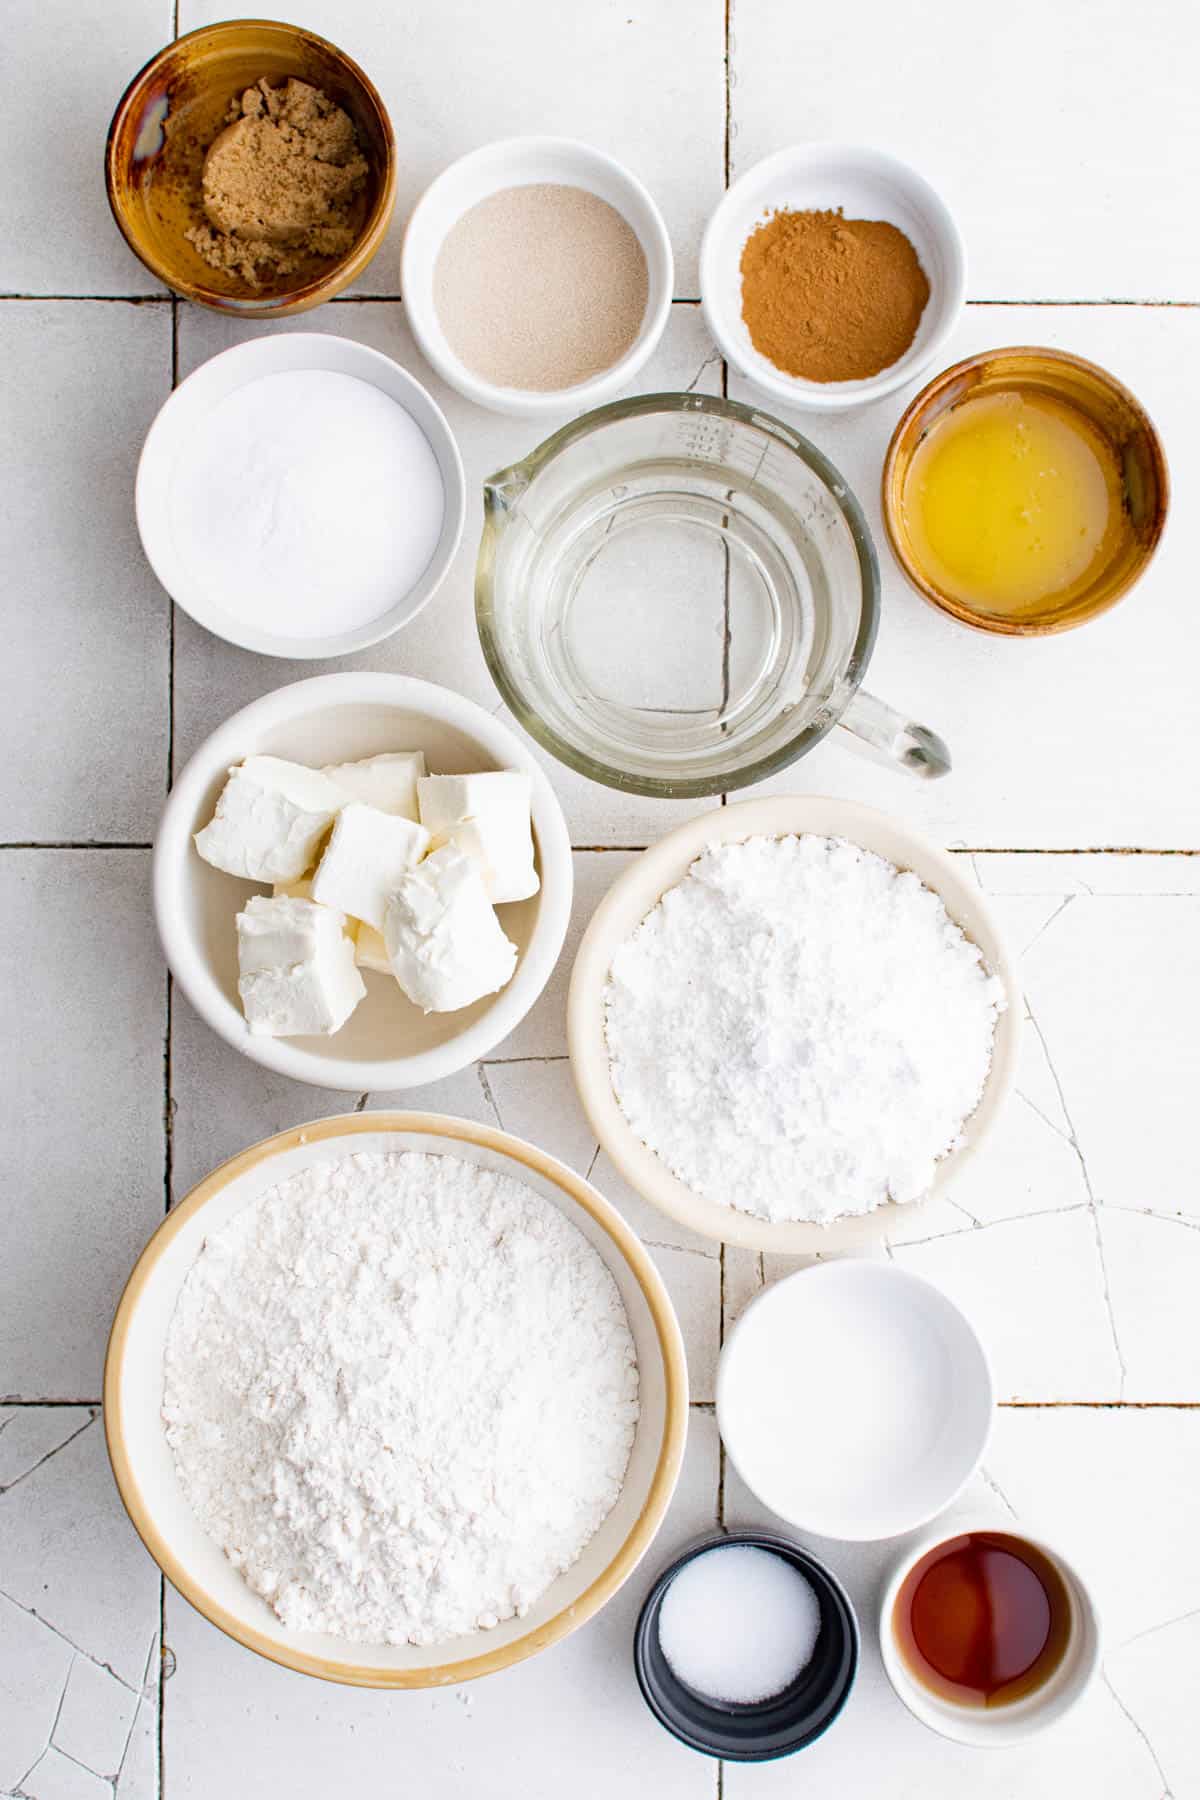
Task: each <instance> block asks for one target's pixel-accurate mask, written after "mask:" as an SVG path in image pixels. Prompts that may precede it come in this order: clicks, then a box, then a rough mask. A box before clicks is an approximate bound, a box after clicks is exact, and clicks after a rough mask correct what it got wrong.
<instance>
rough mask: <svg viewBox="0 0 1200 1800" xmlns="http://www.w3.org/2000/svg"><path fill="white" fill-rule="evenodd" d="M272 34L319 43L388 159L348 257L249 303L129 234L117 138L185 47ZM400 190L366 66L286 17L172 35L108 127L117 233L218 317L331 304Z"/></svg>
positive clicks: (380, 233) (108, 174)
mask: <svg viewBox="0 0 1200 1800" xmlns="http://www.w3.org/2000/svg"><path fill="white" fill-rule="evenodd" d="M250 29H258V30H267V31H274V32H279V33H281V34H283V35H284V36H285V37H288V38H291V39H294V40H297V41H299V40H304V41H306V42H308V43H310V44H315V45H317V46H318V47H319V48H320V49H321V50H323V51H325V52H326V53H327V54H328V55H329V57H330V58H331V59H332V60H333V61H334V62H335V63H337V64H338V65H339V66H340V67H341V69H342V70H344V72H345V74H346V76H347V78H348V79H349V80H350V81H351V83H352V84H353V85H354V86H356V87H357V88H359V89H360V90H361V92H362V95H363V98H364V100H365V101H366V102H367V104H368V105H369V106H370V107H371V108H372V110H373V111H374V112H375V114H376V116H377V118H378V120H379V126H380V131H381V133H382V136H383V144H384V154H383V161H382V167H381V168H380V169H379V171H378V173H379V177H380V186H379V194H378V197H377V198H376V201H375V205H374V207H373V208H372V210H371V213H370V216H369V217H368V219H367V221H366V224H365V225H364V226H363V229H362V231H361V233H360V234H359V236H358V237H357V238H356V239H355V241H354V243H353V244H352V245H351V246H350V248H349V250H347V251H346V253H345V255H344V256H342V257H340V258H339V259H338V260H337V261H336V262H334V263H332V264H331V265H330V267H329V268H328V269H327V270H325V272H324V273H323V274H321V275H317V276H314V277H312V278H311V279H310V280H308V281H305V282H301V283H300V284H299V285H298V286H296V287H294V288H285V289H284V290H282V291H281V292H276V293H272V294H270V295H265V296H263V297H261V298H258V297H255V296H254V295H252V294H247V295H246V296H245V297H244V298H243V297H241V296H238V295H234V294H226V293H223V292H219V291H218V290H217V289H216V288H210V287H206V286H204V284H203V283H202V282H197V281H192V280H190V279H189V278H188V277H187V276H186V275H181V274H180V273H179V272H178V271H177V270H175V269H173V268H171V267H170V266H169V265H168V264H167V263H165V262H164V261H163V260H162V259H161V258H160V257H158V256H155V255H154V254H153V253H152V251H149V250H148V249H147V248H146V247H144V246H143V245H142V244H141V243H139V241H138V237H137V233H136V232H135V231H134V230H133V229H132V227H131V225H130V223H129V220H128V217H127V215H126V211H125V208H124V206H123V205H122V203H121V200H120V197H119V194H118V184H117V140H118V137H119V136H120V130H121V126H122V125H123V123H124V121H125V119H126V116H127V115H128V113H129V111H130V110H131V108H132V107H133V106H134V104H135V103H136V101H137V99H138V98H139V96H140V95H141V93H142V91H143V89H144V88H145V86H146V84H147V82H148V81H149V80H150V79H151V78H152V77H153V76H154V75H155V74H156V73H157V72H158V70H159V69H161V68H162V66H163V65H164V64H165V63H166V61H167V60H168V58H170V57H172V56H173V55H175V53H176V52H177V51H178V49H179V47H180V45H181V44H191V43H196V42H198V41H199V40H200V39H203V38H214V37H220V36H227V35H228V34H230V33H232V32H236V31H239V30H250ZM397 185H398V168H397V161H396V134H395V131H394V130H393V128H392V121H391V117H390V115H389V113H388V110H387V107H386V106H385V105H384V103H383V98H382V96H381V94H380V92H379V90H378V88H377V87H376V86H375V83H374V82H373V81H372V80H371V78H370V77H369V76H368V75H367V74H366V73H365V72H364V70H363V69H361V68H360V67H359V65H358V63H356V62H355V60H354V58H353V57H352V56H348V55H347V54H346V52H345V51H344V50H339V48H338V46H337V45H336V44H333V43H331V42H330V41H329V39H328V38H326V37H322V36H321V34H320V33H319V32H317V31H309V30H307V29H306V28H304V27H303V26H299V25H289V24H288V23H287V22H286V20H281V19H257V18H255V19H219V20H217V21H215V22H214V23H213V24H211V25H199V26H197V27H196V29H195V30H194V31H185V32H184V33H183V34H182V35H181V36H180V37H176V38H172V40H171V42H170V43H169V44H165V45H164V46H163V48H162V49H161V50H159V51H157V52H156V53H155V55H153V56H152V57H150V59H149V60H148V61H147V62H145V63H143V65H142V67H141V68H140V69H139V70H138V72H137V74H136V75H135V76H134V77H133V79H132V80H131V81H130V83H129V85H128V86H127V87H126V89H125V91H124V93H123V94H122V95H121V98H120V99H119V100H118V101H117V104H116V108H115V110H114V112H113V116H112V119H111V120H110V122H109V127H108V136H107V138H106V139H105V144H104V186H105V191H106V193H107V195H108V204H109V208H110V210H111V212H112V216H113V219H114V220H115V222H116V226H117V229H118V231H119V232H120V233H121V236H122V237H123V238H124V240H125V242H126V243H127V244H128V246H129V248H130V249H131V250H132V251H133V254H134V255H135V256H136V257H137V259H138V261H139V262H140V263H141V264H142V265H143V266H144V267H145V268H147V269H149V271H150V273H151V274H152V275H155V276H157V278H158V280H159V281H161V282H162V283H163V285H164V287H167V288H170V290H171V291H172V293H175V294H178V295H180V296H181V297H182V298H183V299H185V300H194V301H195V302H196V303H197V304H198V305H200V306H208V307H211V308H212V309H213V310H214V311H215V312H223V313H229V314H232V315H233V316H234V317H242V318H250V319H254V318H278V317H280V316H283V315H286V314H288V313H294V312H304V311H307V309H308V308H309V307H312V306H318V305H320V303H321V302H322V301H323V300H329V299H331V298H332V297H333V295H334V294H338V293H340V292H341V291H342V289H343V288H344V287H347V286H349V284H350V282H352V281H354V280H356V279H357V277H358V276H359V275H361V274H362V272H363V270H364V269H365V268H366V267H367V264H368V263H369V262H370V261H371V259H372V258H373V257H374V255H375V252H376V251H377V250H378V249H379V246H380V245H381V244H382V242H383V240H384V237H385V236H386V234H387V229H388V226H389V225H390V224H391V222H392V214H393V212H394V211H395V209H396V190H397Z"/></svg>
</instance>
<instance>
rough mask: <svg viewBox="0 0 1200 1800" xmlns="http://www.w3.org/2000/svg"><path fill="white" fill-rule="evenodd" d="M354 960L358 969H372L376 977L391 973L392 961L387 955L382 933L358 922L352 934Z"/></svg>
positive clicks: (371, 926)
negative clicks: (356, 928)
mask: <svg viewBox="0 0 1200 1800" xmlns="http://www.w3.org/2000/svg"><path fill="white" fill-rule="evenodd" d="M354 960H355V962H356V963H357V964H358V966H359V968H360V969H372V970H373V971H374V972H375V974H376V975H390V974H391V973H392V959H391V957H390V956H389V955H388V953H387V945H386V943H385V942H384V938H383V933H382V931H376V929H375V927H374V926H373V925H367V924H365V923H363V922H362V921H360V923H359V926H358V930H357V931H356V932H355V934H354Z"/></svg>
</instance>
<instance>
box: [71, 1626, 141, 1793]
mask: <svg viewBox="0 0 1200 1800" xmlns="http://www.w3.org/2000/svg"><path fill="white" fill-rule="evenodd" d="M137 1708H138V1696H137V1695H136V1694H134V1693H132V1692H131V1691H130V1689H129V1688H127V1687H126V1686H125V1684H124V1682H121V1681H117V1680H116V1679H115V1678H114V1677H113V1676H112V1675H110V1674H109V1672H108V1670H107V1669H102V1668H100V1666H99V1665H98V1664H97V1663H94V1662H89V1661H88V1660H87V1658H86V1657H84V1656H77V1657H76V1658H75V1661H74V1663H73V1664H72V1666H71V1673H70V1676H69V1678H68V1680H67V1688H66V1692H65V1694H64V1695H63V1702H62V1706H61V1708H60V1709H59V1714H58V1720H57V1722H56V1724H55V1727H54V1734H53V1737H52V1739H51V1742H52V1743H53V1744H54V1747H55V1748H56V1749H57V1750H61V1751H62V1752H63V1754H64V1755H66V1756H70V1757H73V1758H74V1760H75V1761H76V1762H77V1763H83V1764H84V1765H85V1767H86V1768H88V1769H91V1770H92V1771H93V1773H94V1774H96V1775H100V1776H103V1777H104V1778H105V1779H106V1780H115V1779H116V1775H117V1770H118V1769H119V1768H120V1766H121V1759H122V1757H123V1756H124V1754H125V1745H126V1743H127V1742H128V1739H129V1732H130V1728H131V1727H132V1725H133V1719H134V1714H135V1713H136V1711H137Z"/></svg>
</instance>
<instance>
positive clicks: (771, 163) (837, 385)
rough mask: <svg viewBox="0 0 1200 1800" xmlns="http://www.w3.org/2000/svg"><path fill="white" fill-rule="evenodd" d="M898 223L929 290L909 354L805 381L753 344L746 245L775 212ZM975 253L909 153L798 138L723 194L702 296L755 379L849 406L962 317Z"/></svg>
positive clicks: (914, 361) (934, 346)
mask: <svg viewBox="0 0 1200 1800" xmlns="http://www.w3.org/2000/svg"><path fill="white" fill-rule="evenodd" d="M838 207H841V209H842V211H843V212H844V214H845V216H846V218H848V219H883V220H885V221H886V222H887V223H888V224H889V225H896V226H898V227H899V229H900V230H901V231H902V232H903V233H904V235H905V236H906V237H907V238H908V240H909V242H910V243H911V244H912V246H913V249H914V250H915V251H916V253H917V255H918V257H919V258H920V262H921V267H922V268H923V269H924V271H925V275H926V278H927V279H928V282H929V289H930V292H929V299H928V301H927V302H926V305H925V311H924V312H923V314H922V315H921V323H920V325H919V326H918V327H917V335H916V337H915V338H914V339H913V341H912V344H911V345H910V346H909V348H908V350H906V351H905V353H904V355H903V356H902V357H900V358H899V360H898V361H897V362H894V363H892V364H891V366H890V367H889V368H886V369H883V370H881V371H880V373H879V374H878V375H872V376H870V377H868V378H867V379H866V380H864V381H830V382H825V381H804V380H802V379H801V378H800V377H799V376H795V375H786V374H784V372H783V370H782V369H777V368H776V367H775V364H774V363H773V362H771V361H769V360H768V358H767V357H765V356H763V355H762V353H761V352H760V351H758V350H756V349H755V348H754V345H753V343H752V342H751V339H750V332H749V330H748V329H747V326H746V322H745V320H744V319H743V318H742V275H741V260H742V250H743V249H744V247H745V244H746V240H747V238H748V237H749V236H750V235H751V233H752V232H753V231H754V230H756V228H757V227H758V226H759V225H761V224H762V223H763V222H764V220H765V219H766V218H767V216H768V215H769V214H771V213H773V212H776V211H780V210H786V211H791V212H811V211H832V210H835V209H836V208H838ZM966 295H967V262H966V252H965V249H964V247H963V241H962V237H961V235H960V233H959V230H958V226H957V225H956V224H955V223H954V220H953V218H952V217H951V215H950V213H949V212H948V210H947V208H946V206H945V203H944V202H943V201H942V200H941V198H940V197H939V196H938V194H937V193H936V192H935V191H934V189H933V188H932V187H931V186H930V185H929V183H928V182H927V181H926V180H925V178H924V176H923V175H918V174H917V172H916V170H915V169H910V168H909V167H908V165H907V164H906V163H902V162H900V161H899V160H898V159H897V158H896V157H894V156H889V155H887V153H886V152H885V151H883V150H874V149H871V148H869V147H867V146H864V145H859V144H794V145H792V146H791V148H790V149H787V150H778V151H776V153H775V154H774V155H773V156H768V157H764V159H763V161H762V162H760V163H755V165H754V167H753V168H751V169H747V171H746V173H745V174H744V175H740V176H739V177H738V179H737V180H736V181H735V182H734V183H733V185H732V187H730V189H729V191H728V192H727V193H726V194H725V196H724V198H723V199H722V200H721V202H720V204H719V205H718V207H717V209H716V211H715V212H714V213H713V216H712V218H711V219H710V220H709V222H708V228H707V230H706V231H705V233H704V239H703V242H702V244H701V247H700V296H701V300H702V302H703V306H704V317H705V319H706V321H707V323H708V329H709V330H710V331H711V333H712V335H713V337H714V338H715V339H716V341H717V343H718V344H719V345H720V347H721V350H722V352H723V353H724V355H725V356H726V357H727V358H728V360H729V361H730V362H731V363H733V365H734V366H735V368H737V369H740V371H741V373H742V374H743V375H745V376H746V377H747V378H748V379H749V380H750V381H752V382H754V384H755V386H756V387H759V388H761V389H762V391H763V392H764V393H767V394H770V395H771V397H772V399H774V400H778V401H782V402H783V403H784V404H785V405H787V406H794V407H801V408H804V409H806V410H808V411H812V412H842V411H845V410H847V409H848V408H850V407H854V406H865V405H866V404H867V403H868V402H869V401H871V400H878V399H880V398H881V397H882V396H883V395H884V394H890V393H892V392H894V390H895V389H896V388H898V387H903V385H904V383H905V382H906V381H911V380H912V379H913V378H914V376H916V375H919V374H920V373H921V371H922V370H923V369H926V368H928V366H929V364H930V363H931V362H932V361H933V359H934V357H935V356H936V355H937V353H938V351H939V350H940V349H941V347H942V345H943V344H944V343H945V342H946V339H947V338H948V337H949V335H950V333H951V332H952V331H953V329H954V327H955V325H956V324H957V322H958V318H959V314H960V313H961V312H962V309H963V305H964V302H965V300H966Z"/></svg>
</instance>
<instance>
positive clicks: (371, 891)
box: [312, 800, 429, 931]
mask: <svg viewBox="0 0 1200 1800" xmlns="http://www.w3.org/2000/svg"><path fill="white" fill-rule="evenodd" d="M428 848H429V833H428V832H427V831H426V829H425V827H424V826H423V825H415V824H414V823H413V821H412V820H411V819H400V818H397V817H395V815H394V814H392V813H385V812H380V811H379V809H378V807H374V806H363V805H361V804H360V803H359V802H358V801H357V800H352V801H351V803H350V805H349V806H344V807H343V808H342V810H341V812H340V813H339V814H338V816H337V818H336V820H335V821H334V826H333V831H332V833H331V835H330V839H329V842H328V844H326V846H325V854H324V856H322V858H321V861H320V864H319V865H318V867H317V872H316V874H315V875H314V876H313V883H312V897H313V899H314V900H316V901H317V902H318V903H319V904H320V905H321V906H332V907H334V908H336V909H337V910H338V911H339V912H344V913H349V914H350V916H351V918H353V919H363V920H365V921H366V923H367V924H368V925H374V927H375V929H376V931H382V929H383V915H384V911H385V909H386V907H387V903H388V899H389V897H390V896H391V895H392V894H393V893H394V892H395V889H396V883H397V882H398V881H399V879H400V877H401V876H402V875H403V874H404V873H405V871H406V870H408V869H411V868H413V867H414V866H415V865H416V864H417V863H419V862H420V860H421V858H422V857H423V856H424V854H425V852H426V850H428Z"/></svg>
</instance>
